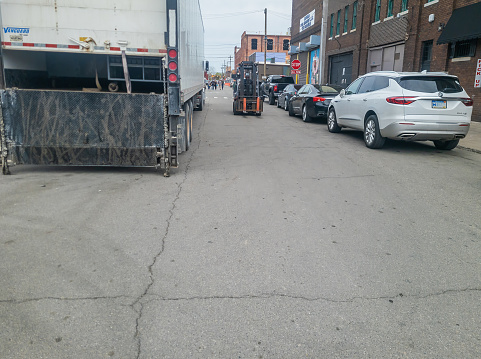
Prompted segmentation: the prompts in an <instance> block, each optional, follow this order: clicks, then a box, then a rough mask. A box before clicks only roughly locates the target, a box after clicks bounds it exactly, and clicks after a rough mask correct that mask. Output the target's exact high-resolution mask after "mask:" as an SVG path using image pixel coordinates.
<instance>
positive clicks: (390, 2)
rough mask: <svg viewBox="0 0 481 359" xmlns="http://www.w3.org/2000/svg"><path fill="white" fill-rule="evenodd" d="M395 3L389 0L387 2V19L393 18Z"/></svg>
mask: <svg viewBox="0 0 481 359" xmlns="http://www.w3.org/2000/svg"><path fill="white" fill-rule="evenodd" d="M393 2H394V0H389V1H388V2H387V17H391V16H393V14H392V6H393Z"/></svg>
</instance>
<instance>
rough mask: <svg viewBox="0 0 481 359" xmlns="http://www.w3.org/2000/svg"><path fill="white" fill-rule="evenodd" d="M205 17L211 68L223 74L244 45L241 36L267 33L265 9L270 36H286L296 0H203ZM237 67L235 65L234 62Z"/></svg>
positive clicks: (207, 56)
mask: <svg viewBox="0 0 481 359" xmlns="http://www.w3.org/2000/svg"><path fill="white" fill-rule="evenodd" d="M200 8H201V10H202V16H203V18H204V28H205V57H206V60H208V61H209V63H210V67H211V70H212V67H214V69H215V71H217V72H221V66H222V65H223V64H224V61H225V63H226V64H228V61H229V56H230V55H231V56H232V57H233V56H234V47H235V46H236V45H237V46H240V40H241V35H242V33H243V32H244V31H247V33H261V34H264V9H265V8H267V33H268V35H280V34H286V33H287V31H288V28H289V27H290V26H291V11H292V0H240V1H226V0H200ZM232 66H234V62H232Z"/></svg>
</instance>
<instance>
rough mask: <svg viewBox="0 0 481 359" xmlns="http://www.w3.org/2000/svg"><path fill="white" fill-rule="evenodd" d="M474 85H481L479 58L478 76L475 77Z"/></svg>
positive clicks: (479, 63) (479, 62)
mask: <svg viewBox="0 0 481 359" xmlns="http://www.w3.org/2000/svg"><path fill="white" fill-rule="evenodd" d="M474 87H475V88H478V87H481V59H479V60H478V66H476V76H475V77H474Z"/></svg>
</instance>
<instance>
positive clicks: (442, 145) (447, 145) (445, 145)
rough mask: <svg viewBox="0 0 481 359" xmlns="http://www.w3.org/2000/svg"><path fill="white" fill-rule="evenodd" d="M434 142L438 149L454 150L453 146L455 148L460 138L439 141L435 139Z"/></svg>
mask: <svg viewBox="0 0 481 359" xmlns="http://www.w3.org/2000/svg"><path fill="white" fill-rule="evenodd" d="M433 142H434V146H436V148H437V149H438V150H447V151H449V150H452V149H453V148H455V147H456V146H457V145H458V143H459V140H451V141H440V140H437V141H433Z"/></svg>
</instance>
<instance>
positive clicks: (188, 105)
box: [184, 101, 192, 151]
mask: <svg viewBox="0 0 481 359" xmlns="http://www.w3.org/2000/svg"><path fill="white" fill-rule="evenodd" d="M185 107H186V110H187V111H186V113H185V131H184V134H185V150H186V151H188V150H189V148H190V140H191V133H190V126H191V123H192V104H191V102H190V101H188V102H187V103H186V104H185Z"/></svg>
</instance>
